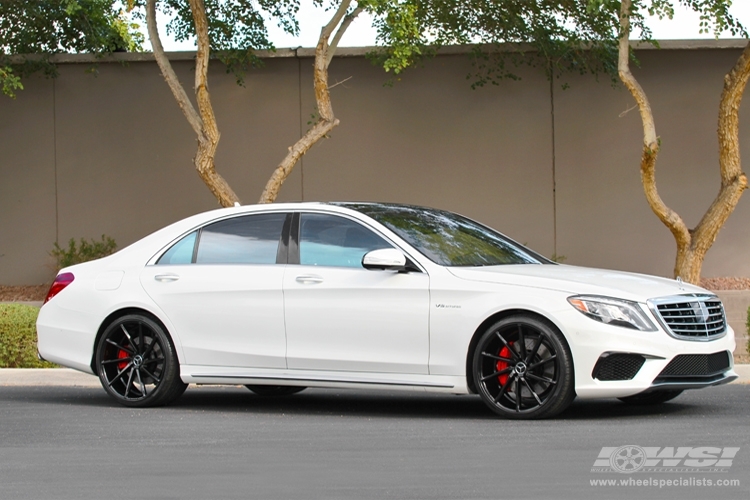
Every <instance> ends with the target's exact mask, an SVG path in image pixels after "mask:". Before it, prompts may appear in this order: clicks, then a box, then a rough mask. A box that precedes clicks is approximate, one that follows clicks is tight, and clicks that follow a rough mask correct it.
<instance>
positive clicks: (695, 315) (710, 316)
mask: <svg viewBox="0 0 750 500" xmlns="http://www.w3.org/2000/svg"><path fill="white" fill-rule="evenodd" d="M653 303H654V304H655V306H656V307H655V312H656V313H658V316H659V318H660V319H661V321H662V324H663V325H664V326H665V327H666V329H667V331H668V332H669V333H670V334H672V335H673V336H675V337H678V338H681V339H686V340H706V339H711V338H714V337H719V336H721V335H723V334H724V333H725V332H726V329H727V323H726V318H725V317H724V307H723V306H722V304H721V300H719V299H718V298H717V297H715V296H711V295H695V296H678V297H670V298H667V299H656V300H654V301H653Z"/></svg>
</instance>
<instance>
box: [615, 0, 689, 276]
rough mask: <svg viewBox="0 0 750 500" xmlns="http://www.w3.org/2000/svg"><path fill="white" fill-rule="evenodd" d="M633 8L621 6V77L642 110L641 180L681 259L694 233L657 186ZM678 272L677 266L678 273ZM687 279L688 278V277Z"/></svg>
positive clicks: (655, 144) (627, 1)
mask: <svg viewBox="0 0 750 500" xmlns="http://www.w3.org/2000/svg"><path fill="white" fill-rule="evenodd" d="M630 9H631V0H622V3H621V7H620V44H619V54H618V55H619V58H618V65H617V70H618V73H619V75H620V79H621V80H622V82H623V83H624V84H625V86H626V87H627V88H628V90H630V93H631V94H632V95H633V98H634V99H635V101H636V103H637V104H638V109H639V110H640V113H641V122H642V124H643V154H642V156H641V181H642V183H643V191H644V193H645V194H646V199H647V200H648V204H649V206H650V207H651V210H653V212H654V214H656V216H657V217H658V218H659V220H661V221H662V223H663V224H664V225H665V226H667V228H668V229H669V230H670V231H671V232H672V235H673V236H674V238H675V241H676V242H677V252H678V259H677V261H679V260H680V259H679V254H680V252H683V251H684V249H687V248H689V246H690V241H691V236H690V231H689V230H688V228H687V226H686V225H685V223H684V221H683V220H682V218H681V217H680V216H679V215H678V214H677V212H675V211H674V210H672V209H671V208H669V207H668V206H667V205H666V204H665V203H664V201H663V200H662V199H661V196H659V192H658V190H657V188H656V159H657V157H658V155H659V148H660V146H659V139H658V137H657V135H656V125H655V123H654V115H653V112H652V111H651V105H650V104H649V102H648V97H647V96H646V93H645V92H644V91H643V88H642V87H641V85H640V84H639V83H638V81H637V80H636V79H635V77H634V76H633V74H632V73H631V72H630ZM677 272H678V270H677V266H676V267H675V273H677ZM683 278H684V279H687V277H685V276H683Z"/></svg>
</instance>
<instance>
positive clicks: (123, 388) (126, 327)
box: [96, 314, 187, 407]
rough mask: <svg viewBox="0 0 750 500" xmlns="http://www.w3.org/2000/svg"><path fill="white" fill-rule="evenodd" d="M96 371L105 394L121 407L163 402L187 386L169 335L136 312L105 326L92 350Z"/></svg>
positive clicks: (168, 401) (153, 404)
mask: <svg viewBox="0 0 750 500" xmlns="http://www.w3.org/2000/svg"><path fill="white" fill-rule="evenodd" d="M96 371H97V373H98V374H99V380H100V381H101V383H102V386H103V387H104V389H105V390H106V391H107V393H109V395H110V396H112V397H113V398H114V399H115V400H116V401H117V402H118V403H120V404H122V405H125V406H136V407H146V406H160V405H165V404H168V403H171V402H172V401H174V400H175V399H177V398H178V397H179V396H180V395H181V394H182V393H183V392H185V389H186V388H187V384H185V383H184V382H182V380H180V366H179V363H178V361H177V356H176V354H175V349H174V346H173V345H172V341H171V339H170V338H169V335H167V333H166V331H165V330H164V328H163V327H162V326H161V325H159V324H158V323H157V322H156V321H154V320H152V319H151V318H149V317H147V316H144V315H140V314H130V315H127V316H123V317H121V318H118V319H117V320H115V321H114V322H113V323H112V324H110V325H109V326H108V327H107V329H106V330H105V331H104V333H103V334H102V336H101V338H100V339H99V345H98V347H97V350H96Z"/></svg>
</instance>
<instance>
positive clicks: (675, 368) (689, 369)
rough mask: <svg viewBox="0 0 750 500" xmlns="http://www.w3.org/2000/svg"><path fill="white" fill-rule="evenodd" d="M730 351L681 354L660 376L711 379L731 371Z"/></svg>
mask: <svg viewBox="0 0 750 500" xmlns="http://www.w3.org/2000/svg"><path fill="white" fill-rule="evenodd" d="M729 356H730V354H729V351H721V352H715V353H713V354H680V355H679V356H675V358H674V359H673V360H672V361H670V362H669V364H668V365H667V367H666V368H664V369H663V370H662V371H661V373H660V374H659V377H658V378H662V377H711V376H714V375H718V374H721V373H724V372H725V371H727V370H729V366H730V361H729Z"/></svg>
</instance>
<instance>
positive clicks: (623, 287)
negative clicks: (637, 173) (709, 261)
mask: <svg viewBox="0 0 750 500" xmlns="http://www.w3.org/2000/svg"><path fill="white" fill-rule="evenodd" d="M448 269H449V271H450V272H451V273H452V274H453V275H454V276H456V277H458V278H461V279H465V280H470V281H480V282H487V283H498V284H507V285H514V286H526V287H531V288H543V289H547V290H557V291H560V292H566V293H571V294H591V295H605V296H609V297H618V298H622V299H627V300H633V301H638V302H643V301H645V300H647V299H650V298H654V297H663V296H667V295H684V294H689V293H709V294H710V293H711V292H708V291H707V290H705V289H703V288H700V287H697V286H694V285H690V284H688V283H682V284H681V283H679V282H677V281H675V280H671V279H667V278H659V277H657V276H648V275H645V274H635V273H627V272H623V271H611V270H607V269H593V268H588V267H577V266H567V265H543V264H519V265H505V266H487V267H470V268H461V267H451V268H448Z"/></svg>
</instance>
